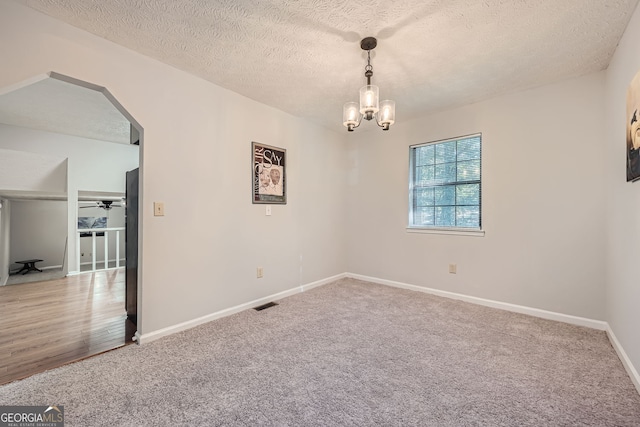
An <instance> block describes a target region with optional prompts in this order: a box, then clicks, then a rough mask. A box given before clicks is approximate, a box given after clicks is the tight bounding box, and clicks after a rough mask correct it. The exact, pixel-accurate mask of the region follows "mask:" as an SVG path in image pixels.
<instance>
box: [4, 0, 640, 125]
mask: <svg viewBox="0 0 640 427" xmlns="http://www.w3.org/2000/svg"><path fill="white" fill-rule="evenodd" d="M15 1H18V2H20V3H24V4H26V5H28V6H30V7H32V8H34V9H36V10H39V11H41V12H43V13H45V14H47V15H51V16H53V17H55V18H58V19H60V20H62V21H65V22H67V23H69V24H71V25H73V26H76V27H78V28H82V29H84V30H87V31H89V32H91V33H94V34H96V35H98V36H101V37H103V38H106V39H108V40H111V41H113V42H115V43H118V44H120V45H123V46H126V47H128V48H130V49H133V50H136V51H138V52H140V53H142V54H145V55H148V56H150V57H153V58H156V59H158V60H160V61H162V62H165V63H167V64H171V65H173V66H175V67H177V68H180V69H182V70H185V71H187V72H189V73H192V74H195V75H197V76H200V77H202V78H204V79H207V80H209V81H211V82H213V83H216V84H218V85H220V86H223V87H225V88H227V89H230V90H232V91H234V92H237V93H240V94H243V95H245V96H247V97H249V98H252V99H255V100H257V101H260V102H263V103H265V104H268V105H271V106H274V107H276V108H279V109H281V110H283V111H286V112H289V113H291V114H294V115H296V116H300V117H304V118H307V119H310V120H313V121H316V122H318V123H321V124H323V125H325V126H328V127H331V128H334V129H341V130H342V131H344V130H345V129H344V128H342V125H341V122H342V105H343V104H344V102H346V101H356V100H357V95H358V89H359V88H360V86H362V85H363V84H364V81H365V80H364V76H363V72H364V65H365V59H364V58H365V55H364V53H363V52H362V51H361V49H360V46H359V41H360V40H361V39H362V38H363V37H366V36H374V37H377V38H378V47H377V48H376V49H375V51H374V55H373V59H372V64H373V71H374V76H373V83H374V84H377V85H378V86H380V96H381V98H382V99H385V98H389V99H393V100H395V101H396V103H397V121H398V122H401V121H403V120H406V119H408V118H413V117H416V116H418V115H420V114H424V113H428V112H434V111H439V110H443V109H447V108H452V107H455V106H460V105H463V104H467V103H471V102H475V101H479V100H483V99H487V98H490V97H493V96H495V95H498V94H503V93H508V92H514V91H517V90H522V89H526V88H530V87H535V86H539V85H543V84H547V83H550V82H553V81H558V80H561V79H565V78H569V77H574V76H578V75H582V74H587V73H591V72H595V71H599V70H603V69H605V68H606V67H607V65H608V63H609V60H610V59H611V56H612V54H613V52H614V50H615V48H616V45H617V43H618V40H619V39H620V37H621V35H622V33H623V31H624V29H625V27H626V25H627V23H628V21H629V19H630V17H631V14H632V13H633V10H634V9H635V7H636V5H637V3H638V0H426V1H425V0H395V1H393V2H371V1H363V0H348V1H347V0H313V1H311V0H299V1H296V0H126V1H125V0H82V1H78V0H15ZM369 125H370V126H371V125H372V124H369ZM373 126H374V125H373Z"/></svg>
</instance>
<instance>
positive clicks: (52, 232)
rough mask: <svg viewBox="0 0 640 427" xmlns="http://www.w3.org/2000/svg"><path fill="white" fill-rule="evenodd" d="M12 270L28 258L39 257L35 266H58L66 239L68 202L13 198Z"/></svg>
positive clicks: (61, 260) (61, 262) (10, 251)
mask: <svg viewBox="0 0 640 427" xmlns="http://www.w3.org/2000/svg"><path fill="white" fill-rule="evenodd" d="M10 229H11V230H10V236H11V239H10V241H11V244H10V246H9V254H10V256H11V263H12V265H11V269H12V270H15V269H18V268H22V266H21V265H17V264H13V263H15V262H16V261H21V260H27V259H34V258H35V259H41V260H42V262H39V263H37V264H36V267H38V268H43V267H61V266H62V264H63V260H64V257H65V244H66V240H67V202H66V201H62V200H55V201H53V200H13V201H12V202H11V225H10Z"/></svg>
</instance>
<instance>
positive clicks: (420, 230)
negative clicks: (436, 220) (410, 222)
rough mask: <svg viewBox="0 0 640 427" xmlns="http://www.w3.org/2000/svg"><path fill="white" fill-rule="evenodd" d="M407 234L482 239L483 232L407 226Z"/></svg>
mask: <svg viewBox="0 0 640 427" xmlns="http://www.w3.org/2000/svg"><path fill="white" fill-rule="evenodd" d="M407 233H422V234H450V235H453V236H474V237H484V230H472V229H466V230H465V229H464V228H421V227H412V226H409V227H407Z"/></svg>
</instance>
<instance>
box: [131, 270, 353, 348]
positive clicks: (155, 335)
mask: <svg viewBox="0 0 640 427" xmlns="http://www.w3.org/2000/svg"><path fill="white" fill-rule="evenodd" d="M344 277H347V275H346V274H345V273H342V274H337V275H335V276H331V277H327V278H326V279H321V280H317V281H315V282H311V283H307V284H306V285H300V286H296V287H295V288H292V289H289V290H286V291H282V292H278V293H276V294H272V295H268V296H266V297H262V298H258V299H255V300H253V301H249V302H246V303H244V304H239V305H236V306H235V307H230V308H227V309H224V310H220V311H217V312H215V313H211V314H207V315H206V316H202V317H198V318H197V319H193V320H188V321H186V322H182V323H179V324H177V325H173V326H169V327H167V328H163V329H159V330H157V331H153V332H149V333H144V334H142V335H140V338H139V340H138V343H139V344H141V345H142V344H146V343H149V342H151V341H155V340H157V339H159V338H162V337H165V336H167V335H171V334H175V333H176V332H181V331H185V330H187V329H191V328H193V327H196V326H198V325H202V324H203V323H207V322H211V321H212V320H216V319H220V318H222V317H226V316H230V315H232V314H235V313H239V312H241V311H244V310H247V309H249V308H253V307H256V306H258V305H262V304H264V303H267V302H269V301H273V300H278V299H282V298H286V297H288V296H291V295H295V294H298V293H300V292H306V291H309V290H311V289H313V288H316V287H318V286H322V285H326V284H327V283H331V282H334V281H336V280H338V279H342V278H344Z"/></svg>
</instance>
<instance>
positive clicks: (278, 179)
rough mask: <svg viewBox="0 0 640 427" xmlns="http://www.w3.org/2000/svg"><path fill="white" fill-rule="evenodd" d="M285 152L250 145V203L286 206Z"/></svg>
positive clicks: (283, 150) (273, 148) (259, 145)
mask: <svg viewBox="0 0 640 427" xmlns="http://www.w3.org/2000/svg"><path fill="white" fill-rule="evenodd" d="M286 157H287V150H285V149H284V148H277V147H271V146H270V145H264V144H260V143H259V142H252V143H251V186H252V190H251V191H252V202H253V203H263V204H271V205H286V204H287V169H286Z"/></svg>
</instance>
